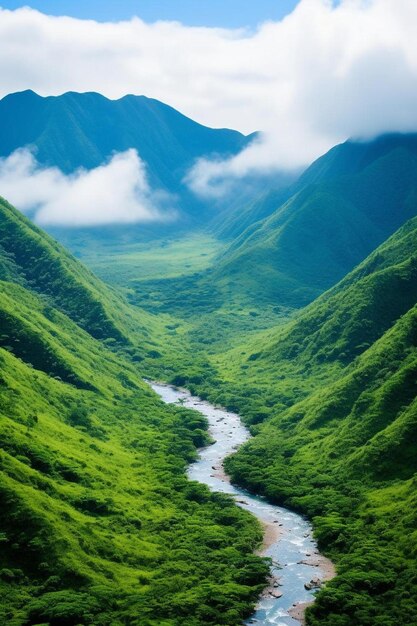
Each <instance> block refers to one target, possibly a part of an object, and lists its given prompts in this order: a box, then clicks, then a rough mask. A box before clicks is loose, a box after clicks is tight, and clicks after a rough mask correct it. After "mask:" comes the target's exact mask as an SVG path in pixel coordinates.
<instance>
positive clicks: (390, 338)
mask: <svg viewBox="0 0 417 626" xmlns="http://www.w3.org/2000/svg"><path fill="white" fill-rule="evenodd" d="M416 249H417V220H416V219H414V220H411V221H410V222H408V223H407V224H406V225H405V226H404V227H403V228H402V229H400V231H398V233H396V234H395V235H394V236H393V237H391V238H390V239H389V240H388V241H387V242H386V243H385V244H383V245H382V246H381V247H380V248H378V249H377V250H376V251H375V252H374V253H373V254H372V255H371V256H370V257H369V258H368V259H366V261H364V262H363V263H362V264H361V265H359V266H358V267H357V268H356V269H355V270H354V271H353V272H352V273H351V274H350V275H348V276H347V277H346V278H345V279H344V280H343V281H342V282H341V283H339V284H338V285H337V286H336V287H334V288H333V289H332V290H330V291H329V292H327V293H325V294H323V296H321V297H320V298H319V299H318V300H317V301H315V302H314V303H312V304H311V305H310V306H309V307H308V308H307V309H305V310H304V311H303V312H302V313H301V314H300V315H299V316H298V318H296V319H295V320H294V321H293V322H290V323H289V324H287V325H285V326H283V327H281V328H280V329H277V330H275V331H272V332H271V331H268V332H266V333H263V334H261V335H260V336H259V337H258V338H257V339H254V340H252V342H251V343H250V344H249V345H246V346H245V345H242V346H241V347H240V348H236V349H235V350H233V351H232V352H229V353H226V354H225V355H224V356H223V357H213V358H212V361H211V362H212V370H211V373H210V371H208V372H207V373H206V375H205V377H204V374H203V375H202V377H201V379H200V380H196V377H195V374H194V380H195V382H194V385H193V382H192V383H191V387H192V388H193V386H194V387H195V388H196V389H198V390H199V391H200V393H201V394H202V395H203V396H205V395H207V396H208V397H209V398H210V399H211V400H213V401H215V402H219V403H222V404H224V405H226V406H228V407H230V408H234V409H237V410H239V411H241V413H242V414H243V415H244V416H245V419H246V420H247V422H248V423H249V424H252V428H253V433H254V434H255V435H256V436H255V438H254V439H252V440H251V441H250V442H249V443H248V444H246V445H245V446H244V447H243V448H242V449H241V450H240V451H239V452H238V453H237V454H236V455H235V456H234V457H232V458H231V459H230V460H229V462H228V464H227V468H228V470H229V471H230V472H231V473H232V476H233V477H234V479H235V480H238V481H239V482H240V483H241V484H244V485H246V486H247V487H249V488H250V489H252V490H254V491H256V492H258V493H259V492H262V493H264V494H266V495H267V496H268V498H270V499H272V500H275V501H277V502H280V503H285V504H287V505H290V506H291V507H294V508H297V509H299V510H301V511H303V512H306V513H307V514H308V515H309V516H310V517H311V518H313V521H314V525H315V529H316V534H317V537H318V539H319V541H320V544H321V546H322V547H323V548H324V549H326V550H327V551H328V552H329V554H330V555H331V556H332V557H333V558H334V559H335V560H336V562H337V566H338V576H337V578H336V579H335V580H334V581H333V582H332V583H331V584H329V585H328V586H327V587H326V589H325V590H323V591H322V592H321V593H320V594H319V596H318V600H317V602H316V604H315V605H314V607H313V608H312V609H311V610H310V612H309V619H308V623H309V624H312V625H316V624H317V625H318V624H320V626H323V625H327V624H328V625H329V626H330V625H331V626H335V625H336V626H350V625H351V624H353V623H354V624H358V625H359V624H360V625H361V626H362V625H363V626H375V625H379V624H381V625H382V624H383V625H384V626H398V624H411V623H414V622H415V621H417V602H416V597H417V594H416V590H417V569H416V555H417V535H416V523H417V518H416V515H415V510H416V507H415V505H416V501H417V491H416V487H417V483H416V479H415V473H416V471H417V464H416V444H415V442H416V436H417V421H416V415H417V405H416V399H415V398H416V394H417V387H416V382H415V381H416V375H417V334H416V327H417V305H416V304H415V303H416V302H417V287H416V285H417V255H416V252H415V251H416ZM186 378H187V374H185V379H186ZM204 378H205V379H204Z"/></svg>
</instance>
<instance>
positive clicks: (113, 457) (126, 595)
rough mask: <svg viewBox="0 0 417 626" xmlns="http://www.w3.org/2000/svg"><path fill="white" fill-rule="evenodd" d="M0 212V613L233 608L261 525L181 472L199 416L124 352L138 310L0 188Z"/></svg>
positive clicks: (234, 614)
mask: <svg viewBox="0 0 417 626" xmlns="http://www.w3.org/2000/svg"><path fill="white" fill-rule="evenodd" d="M0 227H1V230H0V244H1V246H2V247H1V249H0V271H1V276H0V293H1V297H0V432H1V437H0V440H1V443H0V474H1V478H0V504H1V506H0V540H1V543H2V550H1V555H0V622H1V623H2V624H3V623H4V624H10V626H23V625H24V626H29V625H35V624H41V623H43V624H50V625H51V626H69V625H73V624H81V623H82V624H85V625H86V626H87V625H97V626H99V625H101V626H104V625H105V624H110V623H111V624H114V625H115V626H116V625H120V626H121V625H122V624H132V625H134V624H137V625H139V624H140V625H141V626H142V625H144V626H156V625H157V624H158V625H159V624H166V625H167V626H176V625H180V624H183V625H184V626H185V625H187V626H198V625H200V624H217V623H220V622H219V620H221V623H224V624H230V625H235V624H238V623H240V622H241V620H242V617H243V616H244V615H245V614H247V613H248V611H249V610H250V607H251V604H252V602H253V600H254V599H255V598H256V595H257V593H258V591H259V589H260V585H262V581H263V580H264V578H265V575H266V566H265V564H264V563H263V561H262V560H261V559H259V558H258V557H254V556H253V555H252V554H251V550H252V549H253V548H254V547H256V545H257V544H258V542H259V540H260V538H261V531H260V528H259V527H258V526H257V524H256V523H255V522H254V520H253V519H252V518H251V517H249V516H248V515H247V514H246V513H245V512H243V511H242V510H240V509H239V508H238V507H236V506H235V505H234V504H233V503H232V502H231V501H230V500H229V499H228V498H225V497H219V496H216V495H212V494H210V493H209V491H208V490H207V489H206V488H204V487H202V486H200V485H198V484H195V483H190V482H188V481H187V480H186V477H185V473H184V470H185V467H186V465H187V463H188V462H190V461H191V460H192V459H193V458H194V457H195V453H196V446H201V445H202V444H203V443H204V442H205V441H206V438H207V436H206V432H205V429H206V424H205V422H204V419H203V418H202V417H201V416H200V415H199V414H197V413H194V412H192V411H188V410H184V409H182V408H181V407H178V408H176V407H166V406H165V405H162V403H161V402H160V401H159V400H158V399H157V398H156V396H155V394H153V392H151V390H150V389H149V387H148V386H147V385H145V383H144V382H143V381H142V380H141V375H140V371H138V365H137V364H135V362H134V361H135V353H134V354H133V359H131V358H128V356H126V355H129V356H130V354H131V353H130V351H129V350H128V349H127V348H129V346H132V345H133V344H132V343H130V341H131V339H130V333H131V332H132V336H133V338H134V341H137V342H138V343H139V342H140V337H141V334H142V329H141V328H140V327H139V328H138V329H137V330H136V335H135V334H134V333H133V331H132V330H131V328H130V326H132V327H133V326H134V323H135V320H136V321H137V320H139V319H141V320H142V323H143V324H144V325H145V328H143V333H144V332H146V330H147V329H146V324H147V322H149V323H150V324H152V323H154V322H153V321H152V318H151V316H148V315H146V314H143V317H142V318H140V312H135V313H133V314H132V315H131V317H129V314H128V307H127V305H126V304H125V303H124V302H123V300H122V299H120V298H119V297H118V296H116V295H115V294H113V293H112V292H111V291H110V290H109V289H108V288H106V287H105V286H104V285H102V284H101V283H100V282H99V281H98V280H96V279H94V278H93V277H92V276H91V274H90V273H89V272H88V271H87V270H85V269H84V268H83V267H82V266H81V265H80V264H79V263H77V262H76V261H75V260H74V259H73V258H71V257H70V255H68V254H67V253H66V252H65V251H64V250H63V249H62V248H61V247H60V246H58V245H57V244H55V243H54V242H53V241H52V240H51V239H50V238H49V237H48V236H46V235H45V234H43V233H42V232H41V231H40V230H39V229H37V228H34V227H32V226H31V225H30V223H29V222H28V221H27V220H26V219H25V218H23V217H22V216H21V215H20V214H19V213H18V212H17V211H15V210H14V209H13V208H12V207H10V206H9V205H7V203H5V202H3V201H2V202H1V214H0ZM13 241H14V242H15V246H14V248H15V255H13V253H12V252H11V242H13ZM90 313H91V314H90ZM114 340H116V341H114ZM142 340H143V341H144V342H145V341H146V339H145V338H143V339H142ZM109 346H111V347H113V349H112V350H110V348H109ZM126 346H127V348H126ZM115 348H117V349H118V351H117V353H116V352H115ZM139 349H140V345H139Z"/></svg>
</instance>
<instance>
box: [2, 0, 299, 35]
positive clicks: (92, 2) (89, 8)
mask: <svg viewBox="0 0 417 626" xmlns="http://www.w3.org/2000/svg"><path fill="white" fill-rule="evenodd" d="M297 4H298V0H116V1H112V0H111V1H110V0H26V2H21V1H19V0H9V1H6V0H3V1H2V0H0V6H2V7H3V8H5V9H16V8H19V7H22V6H30V7H32V8H34V9H38V10H39V11H42V12H43V13H47V14H49V15H71V16H73V17H79V18H90V19H95V20H98V21H106V20H109V21H116V20H121V19H129V18H130V17H132V15H138V16H139V17H141V18H142V19H143V20H145V21H146V22H154V21H156V20H178V21H180V22H182V23H184V24H187V25H189V26H222V27H226V28H240V27H255V26H256V25H257V24H259V23H260V22H264V21H266V20H279V19H281V18H282V17H283V16H284V15H286V14H287V13H290V12H291V11H292V9H293V8H294V7H295V6H296V5H297Z"/></svg>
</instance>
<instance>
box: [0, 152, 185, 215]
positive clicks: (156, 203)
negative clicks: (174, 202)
mask: <svg viewBox="0 0 417 626" xmlns="http://www.w3.org/2000/svg"><path fill="white" fill-rule="evenodd" d="M0 193H1V195H2V196H4V197H5V198H7V199H8V200H9V202H11V203H12V204H14V205H15V206H16V207H17V208H19V209H20V210H21V211H23V212H25V213H30V214H31V215H33V217H34V220H35V221H36V222H37V223H38V224H41V225H45V226H46V225H54V226H96V225H103V224H113V223H119V224H130V223H137V222H151V221H166V220H169V219H172V218H174V217H175V211H173V210H172V209H164V207H165V206H166V205H167V201H168V200H169V198H168V196H167V195H166V194H164V193H162V192H155V191H152V190H151V188H150V186H149V184H148V181H147V177H146V170H145V166H144V164H143V162H142V161H141V159H140V158H139V155H138V153H137V152H136V150H127V151H126V152H121V153H118V154H115V155H114V156H113V157H112V159H111V160H110V161H109V162H108V163H106V164H104V165H101V166H100V167H97V168H95V169H92V170H89V171H87V170H82V169H80V170H78V171H77V172H75V173H74V174H71V175H68V176H67V175H65V174H63V173H62V172H61V171H60V170H59V169H58V168H56V167H49V168H48V167H43V166H41V165H39V163H38V162H37V161H36V159H35V157H34V155H33V153H32V152H31V151H30V150H28V149H21V150H17V151H16V152H14V153H13V154H11V155H10V156H9V157H7V158H3V159H0Z"/></svg>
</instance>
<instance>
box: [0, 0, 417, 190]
mask: <svg viewBox="0 0 417 626" xmlns="http://www.w3.org/2000/svg"><path fill="white" fill-rule="evenodd" d="M416 27H417V2H414V1H413V0H340V1H339V2H337V3H336V2H332V1H331V0H300V2H299V4H298V5H297V7H296V8H295V10H294V11H293V12H292V13H291V14H290V15H288V16H287V17H286V18H284V19H283V20H282V21H280V22H267V23H264V24H261V25H260V26H259V27H258V29H256V30H255V31H253V32H252V31H246V30H225V29H215V28H196V27H187V26H184V25H182V24H180V23H176V22H156V23H154V24H146V23H144V22H143V21H141V20H140V19H139V18H133V19H132V20H130V21H125V22H120V23H107V24H101V23H97V22H94V21H82V20H76V19H71V18H66V17H58V18H57V17H50V16H45V15H43V14H41V13H38V12H36V11H33V10H30V9H20V10H17V11H5V10H3V11H0V72H1V76H2V81H1V88H2V90H3V93H6V92H10V91H16V90H19V89H24V88H28V87H31V88H32V89H34V90H36V91H38V92H40V93H41V94H44V95H45V94H57V93H62V92H63V91H66V90H76V91H86V90H87V91H91V90H96V91H99V92H101V93H103V94H104V95H107V96H109V97H111V98H117V97H120V96H122V95H124V94H126V93H127V92H132V93H144V94H146V95H148V96H151V97H155V98H158V99H160V100H163V101H165V102H168V103H169V104H171V105H172V106H174V107H176V108H178V109H179V110H181V111H183V112H184V113H185V114H187V115H189V116H191V117H193V118H195V119H197V120H198V121H200V122H202V123H204V124H208V125H211V126H217V127H219V126H220V127H224V126H227V127H231V128H237V129H239V130H242V131H244V132H251V131H254V130H262V131H263V135H262V137H263V138H262V140H261V141H258V142H255V143H254V144H253V145H252V146H250V147H249V148H248V149H247V150H245V152H244V153H243V154H241V155H239V156H238V157H235V158H234V159H231V160H228V161H225V162H215V161H214V162H204V161H200V162H199V163H198V164H196V166H195V168H194V170H193V171H192V172H191V173H190V174H189V176H188V181H189V184H190V185H191V186H192V188H193V189H195V190H196V191H199V192H200V193H203V192H208V193H211V194H212V195H215V194H216V193H219V192H221V190H222V189H226V188H227V187H228V185H229V183H230V180H233V179H234V178H237V177H240V176H242V175H247V174H251V173H256V172H264V171H267V170H271V169H274V168H281V169H282V168H286V169H290V168H293V167H298V166H301V165H304V164H307V163H308V162H310V161H311V160H312V159H313V158H315V157H317V156H318V155H319V154H321V153H322V152H324V151H325V150H327V149H328V148H330V147H331V146H332V145H334V144H335V143H338V142H340V141H343V140H345V139H346V138H348V137H350V136H355V137H369V136H372V135H376V134H378V133H382V132H385V131H411V130H417V90H416V88H415V85H416V80H417V38H416V36H415V32H416ZM228 181H229V182H228Z"/></svg>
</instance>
